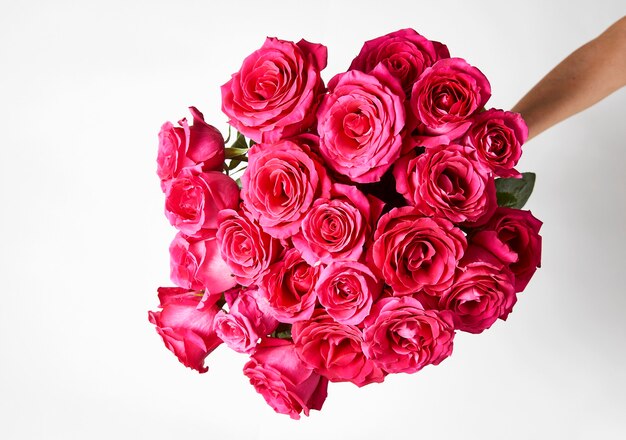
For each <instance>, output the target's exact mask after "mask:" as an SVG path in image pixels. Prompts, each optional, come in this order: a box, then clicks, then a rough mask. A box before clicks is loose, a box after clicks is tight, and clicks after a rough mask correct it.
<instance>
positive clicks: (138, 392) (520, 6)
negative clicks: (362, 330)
mask: <svg viewBox="0 0 626 440" xmlns="http://www.w3.org/2000/svg"><path fill="white" fill-rule="evenodd" d="M1 3H2V4H1V7H0V128H1V130H0V133H1V135H0V213H1V216H0V232H1V234H2V237H1V242H0V275H1V277H0V278H1V279H0V290H1V297H0V300H1V302H0V438H2V439H8V440H12V439H113V438H130V439H144V438H145V439H153V440H156V439H172V438H175V439H183V438H194V439H220V440H221V439H230V438H233V439H238V438H245V439H292V438H299V439H322V438H323V439H339V438H341V439H379V438H419V439H452V438H465V439H483V440H484V439H536V438H539V439H543V438H546V439H556V438H567V439H587V438H603V439H605V438H606V439H610V438H614V439H617V438H625V437H624V436H625V435H626V434H625V432H626V418H624V414H626V400H625V395H626V344H625V343H624V341H625V338H626V319H625V318H626V307H625V306H626V295H625V293H626V289H625V288H624V285H625V284H624V277H623V273H624V272H623V271H624V267H626V257H625V252H624V248H625V247H626V226H625V225H626V197H625V192H624V188H625V187H626V173H625V171H626V147H625V145H624V140H625V138H626V124H625V119H624V114H625V110H626V90H622V91H621V92H618V93H616V94H614V95H613V96H611V97H610V98H608V99H606V100H605V101H603V102H601V103H600V104H598V105H596V106H595V107H593V108H592V109H590V110H588V111H586V112H585V113H583V114H580V115H578V116H576V117H573V118H571V119H570V120H568V121H566V122H565V123H563V124H561V125H559V126H557V127H555V128H553V129H552V130H550V131H549V132H547V133H545V134H543V135H541V136H540V137H538V138H537V139H536V140H533V141H532V142H530V143H529V144H527V147H526V150H525V154H524V157H523V159H522V162H521V164H520V167H519V168H520V169H521V170H522V171H535V172H537V175H538V178H537V185H536V188H535V193H534V195H533V196H532V198H531V200H530V202H529V205H528V207H529V208H530V209H531V210H532V211H533V213H534V214H535V215H536V216H537V217H539V218H540V219H542V220H543V221H544V227H543V230H542V232H543V237H544V257H543V268H542V269H541V270H539V271H538V273H537V275H536V276H535V278H534V279H533V280H532V282H531V283H530V285H529V287H528V288H527V290H526V291H525V292H524V293H523V294H522V295H521V296H520V298H519V302H518V304H517V306H516V307H515V311H514V313H513V314H512V315H511V316H510V318H509V320H508V321H507V322H506V323H505V322H498V323H497V324H496V325H495V326H494V327H493V328H492V329H491V330H489V331H487V332H486V333H484V334H482V335H479V336H475V335H468V334H458V335H457V338H456V341H455V342H456V343H455V352H454V355H453V356H452V357H451V358H449V359H447V360H446V361H444V362H443V363H442V364H441V365H440V366H438V367H428V368H426V369H425V370H423V371H421V372H419V373H417V374H415V375H395V376H390V377H389V378H388V379H387V380H386V382H385V383H384V384H382V385H372V386H369V387H365V388H363V389H358V388H356V387H354V386H352V385H350V384H331V386H330V389H329V397H328V400H327V401H326V404H325V405H324V408H323V411H322V412H313V414H312V416H311V417H310V418H308V419H307V418H305V419H303V420H301V421H299V422H295V421H292V420H290V419H289V418H287V417H285V416H281V415H276V414H274V413H273V411H272V410H271V409H270V407H269V406H267V405H266V404H265V402H264V401H263V399H262V398H261V397H260V396H259V395H257V394H256V392H255V391H254V390H253V388H252V387H251V386H250V385H249V384H248V383H247V380H246V378H245V377H244V376H243V375H242V373H241V368H242V366H243V364H244V362H245V360H246V358H245V356H243V355H239V354H237V353H234V352H232V351H230V350H228V349H226V348H225V347H220V349H218V350H217V351H216V352H215V353H213V355H212V356H211V357H210V358H209V364H210V371H209V373H207V374H205V375H198V374H197V373H195V372H192V371H191V370H188V369H185V368H184V367H182V366H181V365H180V364H178V362H177V361H176V359H175V358H174V356H173V355H171V354H170V353H169V352H168V351H167V350H166V349H165V348H164V346H163V343H162V342H161V340H160V338H159V337H158V336H157V334H156V332H155V331H154V328H153V327H152V326H151V325H150V324H149V323H148V321H147V310H148V309H154V308H155V307H156V305H157V297H156V292H155V290H156V287H158V286H160V285H169V280H168V276H169V260H168V258H169V256H168V250H167V249H168V245H169V242H170V240H171V239H172V237H173V236H174V233H175V231H174V229H173V228H172V227H170V226H169V224H168V222H167V220H166V219H165V217H164V216H163V213H162V210H163V196H162V194H161V192H160V189H159V183H158V179H157V177H156V175H155V157H156V150H157V136H156V135H157V132H158V130H159V127H160V125H161V123H162V122H164V121H165V120H171V121H176V120H178V119H179V118H181V117H183V116H187V111H186V109H187V106H189V105H196V106H198V107H199V108H200V110H201V111H203V112H204V114H205V116H206V117H207V120H208V121H209V122H211V123H213V124H214V125H217V126H218V127H219V128H220V129H222V130H225V128H226V124H225V122H226V118H225V116H223V115H222V114H221V113H220V110H219V109H220V95H219V86H220V85H221V84H223V83H224V82H226V81H227V80H228V78H229V76H230V74H231V73H233V72H235V71H236V70H238V69H239V66H240V64H241V61H242V60H243V58H244V57H245V56H246V55H248V54H249V53H251V52H252V51H253V50H255V49H256V48H258V47H260V46H261V44H262V43H263V40H264V38H265V36H266V35H270V36H277V37H280V38H283V39H291V40H298V39H300V38H302V37H304V38H306V39H308V40H310V41H313V42H320V43H324V44H325V45H327V46H328V47H329V66H328V68H327V70H326V71H325V78H326V79H327V80H328V79H329V78H330V77H331V76H332V75H333V74H335V73H339V72H341V71H343V70H345V69H346V68H347V66H348V65H349V64H350V61H351V59H352V58H353V57H354V56H355V55H356V54H357V53H358V51H359V49H360V47H361V45H362V43H363V42H364V41H365V40H366V39H371V38H374V37H376V36H379V35H382V34H385V33H388V32H391V31H394V30H397V29H400V28H403V27H413V28H415V29H416V30H418V31H419V32H420V33H422V34H424V35H425V36H427V37H428V38H431V39H435V40H440V41H443V42H445V43H446V44H447V45H448V46H449V48H450V51H451V52H452V54H453V55H454V56H462V57H464V58H466V59H467V60H468V61H469V62H470V63H472V64H474V65H476V66H478V67H479V68H480V69H481V70H482V71H483V72H484V73H485V74H486V75H487V77H488V78H489V79H490V81H491V84H492V88H493V98H492V100H491V101H490V103H491V105H492V106H495V107H501V108H510V107H511V106H512V105H513V104H514V103H515V102H516V101H517V100H518V99H519V98H520V97H521V96H522V95H523V94H524V93H525V92H526V91H527V90H528V89H529V88H530V87H531V86H532V85H533V84H534V83H535V82H536V81H538V80H539V79H540V78H541V77H542V76H543V75H544V74H545V73H546V72H547V71H548V70H550V69H551V68H552V67H553V66H554V65H555V64H556V63H557V62H559V61H560V60H561V59H562V58H563V57H565V56H566V55H567V54H568V53H570V52H571V51H572V50H574V49H575V48H577V47H578V46H580V45H582V44H583V43H585V42H586V41H588V40H589V39H591V38H593V37H595V36H596V35H598V34H599V33H600V32H601V31H602V30H603V29H605V28H606V27H607V26H608V25H610V24H611V23H612V22H614V21H615V20H617V19H618V18H619V17H621V16H622V15H624V14H625V13H626V7H625V6H624V3H623V2H622V1H620V0H616V1H589V2H583V1H571V0H569V1H568V0H560V1H545V0H542V1H528V0H526V1H517V2H507V1H502V0H497V1H489V2H487V1H485V2H463V1H446V2H441V1H435V0H431V1H428V2H423V1H417V0H412V1H403V2H400V1H390V0H384V1H365V0H360V1H345V2H339V1H331V0H319V1H310V2H303V3H300V2H297V1H275V2H270V1H249V2H243V1H228V2H210V1H209V0H205V1H196V2H191V1H190V2H164V1H143V2H130V1H114V0H109V1H102V2H87V1H84V2H81V1H50V2H44V1H40V2H27V1H7V0H3V1H2V2H1Z"/></svg>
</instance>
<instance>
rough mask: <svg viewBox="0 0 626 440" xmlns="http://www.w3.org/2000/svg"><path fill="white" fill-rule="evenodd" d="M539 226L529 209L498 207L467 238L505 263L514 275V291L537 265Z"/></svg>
mask: <svg viewBox="0 0 626 440" xmlns="http://www.w3.org/2000/svg"><path fill="white" fill-rule="evenodd" d="M541 225H542V222H541V221H540V220H537V219H536V218H535V217H534V216H533V215H532V214H531V212H530V211H523V210H520V209H512V208H500V207H499V208H498V209H497V210H496V212H495V214H494V215H493V217H491V219H489V222H488V223H487V224H485V225H484V226H483V227H482V228H481V229H480V230H479V231H478V232H474V233H472V235H471V236H470V239H471V242H472V243H474V244H476V245H478V246H482V247H483V248H485V249H487V250H488V251H489V252H491V253H492V254H494V255H495V256H497V257H498V258H499V259H500V260H501V261H502V262H504V263H505V264H507V265H508V266H509V268H510V269H511V271H512V272H513V274H514V275H515V291H516V292H521V291H523V290H524V289H525V288H526V286H527V285H528V282H529V281H530V279H531V278H532V276H533V275H534V273H535V271H536V270H537V268H538V267H540V266H541V235H539V229H541Z"/></svg>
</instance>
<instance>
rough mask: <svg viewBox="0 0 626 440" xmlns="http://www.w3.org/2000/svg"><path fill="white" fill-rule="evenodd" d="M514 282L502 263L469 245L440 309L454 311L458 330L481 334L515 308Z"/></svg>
mask: <svg viewBox="0 0 626 440" xmlns="http://www.w3.org/2000/svg"><path fill="white" fill-rule="evenodd" d="M513 283H514V277H513V274H512V273H511V271H510V270H509V269H508V268H507V267H506V266H504V264H503V263H502V262H501V261H499V260H498V259H497V258H495V257H494V256H493V255H492V254H490V253H489V252H487V251H485V250H483V249H481V248H478V247H472V246H471V245H470V247H469V248H468V250H467V252H466V254H465V257H463V260H461V263H460V265H459V269H458V271H457V276H456V278H455V280H454V284H452V287H451V288H450V290H449V291H448V292H446V293H445V295H443V296H442V297H441V299H440V301H439V308H440V309H442V310H449V311H451V312H452V314H453V319H454V326H455V328H456V329H457V330H462V331H466V332H469V333H481V332H482V331H483V330H485V329H488V328H489V327H491V325H492V324H493V323H494V322H496V320H497V319H498V318H500V319H502V320H505V319H506V318H507V316H508V315H509V313H510V312H511V310H512V309H513V305H515V302H516V300H517V298H516V296H515V289H514V287H513ZM418 298H419V296H418Z"/></svg>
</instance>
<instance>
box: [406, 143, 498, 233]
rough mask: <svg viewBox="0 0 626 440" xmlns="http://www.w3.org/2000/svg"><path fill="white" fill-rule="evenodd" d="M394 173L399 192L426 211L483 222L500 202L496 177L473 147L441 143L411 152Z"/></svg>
mask: <svg viewBox="0 0 626 440" xmlns="http://www.w3.org/2000/svg"><path fill="white" fill-rule="evenodd" d="M393 174H394V176H395V178H396V189H397V190H398V192H399V193H400V194H402V195H403V196H404V198H405V199H406V200H407V202H409V204H411V205H414V206H417V207H418V208H419V209H420V211H422V212H423V213H424V214H426V215H436V216H441V217H445V218H447V219H448V220H450V221H452V222H454V223H474V224H480V222H484V221H486V220H487V219H488V218H489V217H490V216H491V214H493V212H494V210H495V209H496V206H497V201H496V186H495V182H494V180H493V177H492V176H491V175H490V173H489V172H488V170H486V169H485V168H483V166H482V165H481V164H480V163H479V162H478V160H477V158H476V153H475V150H474V149H473V148H471V147H464V146H461V145H440V146H438V147H433V148H430V149H427V150H426V152H425V153H423V154H420V155H419V156H415V152H411V153H409V154H407V155H405V156H403V157H402V158H401V159H400V160H399V161H398V162H397V163H396V165H395V166H394V170H393Z"/></svg>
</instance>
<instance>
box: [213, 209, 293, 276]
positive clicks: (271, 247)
mask: <svg viewBox="0 0 626 440" xmlns="http://www.w3.org/2000/svg"><path fill="white" fill-rule="evenodd" d="M218 220H219V227H218V229H217V234H216V237H217V241H218V244H219V250H220V254H221V256H222V258H223V259H224V261H225V262H226V264H227V265H228V267H229V268H230V271H232V273H233V274H234V275H235V279H236V280H237V282H238V283H239V284H241V285H244V286H249V285H251V284H255V283H256V282H257V281H258V280H259V279H260V278H261V277H263V275H265V273H266V272H267V270H268V268H269V266H270V265H271V264H272V263H273V262H275V261H276V260H277V259H278V258H279V257H280V254H281V252H282V246H281V245H280V242H279V241H278V240H276V239H274V238H272V237H271V236H270V235H268V234H266V233H265V232H264V231H263V229H262V228H261V227H260V226H259V224H258V223H257V222H255V221H254V220H252V219H251V218H250V217H249V216H248V214H247V213H246V212H245V211H240V212H237V211H234V210H232V209H225V210H222V211H220V213H219V215H218Z"/></svg>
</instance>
